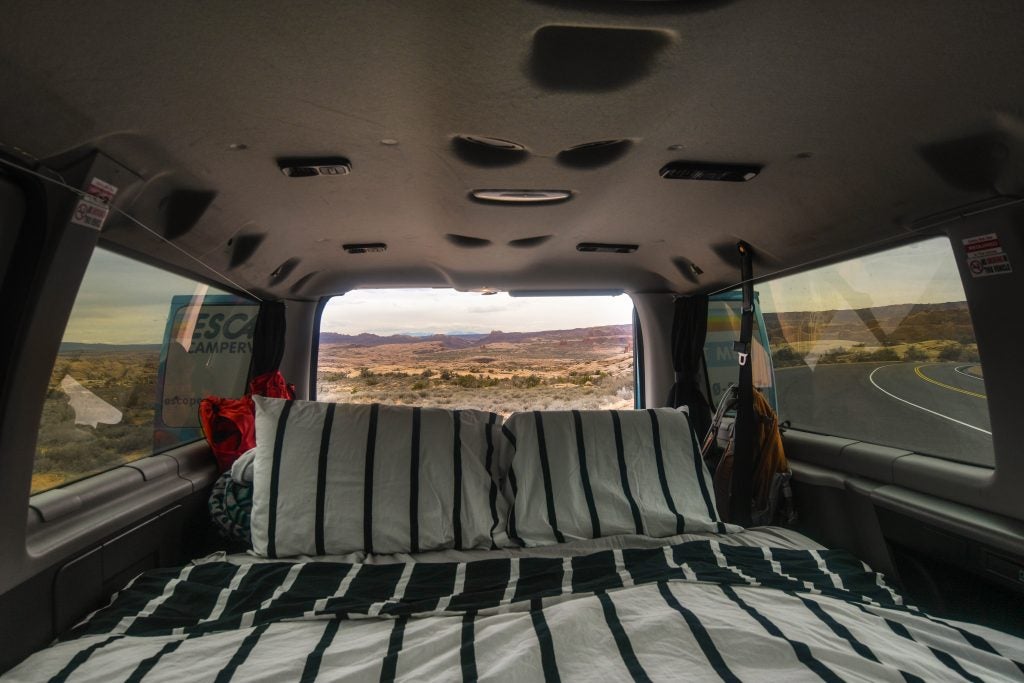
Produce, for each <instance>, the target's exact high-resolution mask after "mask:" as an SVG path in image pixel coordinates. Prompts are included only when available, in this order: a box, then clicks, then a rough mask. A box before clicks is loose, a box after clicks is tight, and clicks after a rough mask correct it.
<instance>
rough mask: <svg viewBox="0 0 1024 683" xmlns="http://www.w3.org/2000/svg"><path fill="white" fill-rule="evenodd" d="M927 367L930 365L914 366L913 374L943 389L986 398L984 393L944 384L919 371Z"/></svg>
mask: <svg viewBox="0 0 1024 683" xmlns="http://www.w3.org/2000/svg"><path fill="white" fill-rule="evenodd" d="M927 367H931V366H930V365H918V366H917V367H916V368H914V374H915V375H917V376H918V377H920V378H921V379H923V380H924V381H925V382H931V383H932V384H934V385H936V386H940V387H942V388H943V389H949V390H950V391H956V392H959V393H961V394H967V395H968V396H973V397H974V398H984V399H987V398H988V396H986V395H985V394H979V393H977V392H974V391H967V390H966V389H961V388H960V387H954V386H952V385H949V384H944V383H943V382H940V381H938V380H936V379H932V378H931V377H929V376H927V375H926V374H924V373H923V372H921V368H927Z"/></svg>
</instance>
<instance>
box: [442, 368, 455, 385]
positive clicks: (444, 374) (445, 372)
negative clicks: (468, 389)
mask: <svg viewBox="0 0 1024 683" xmlns="http://www.w3.org/2000/svg"><path fill="white" fill-rule="evenodd" d="M440 377H441V379H443V380H444V381H445V382H450V381H451V380H452V378H454V377H455V373H454V372H452V371H451V370H449V369H448V368H445V369H444V370H442V371H441V375H440Z"/></svg>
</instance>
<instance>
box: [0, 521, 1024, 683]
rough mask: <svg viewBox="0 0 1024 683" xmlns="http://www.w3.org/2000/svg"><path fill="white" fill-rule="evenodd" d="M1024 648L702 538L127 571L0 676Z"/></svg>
mask: <svg viewBox="0 0 1024 683" xmlns="http://www.w3.org/2000/svg"><path fill="white" fill-rule="evenodd" d="M1022 662H1024V641H1021V640H1019V639H1016V638H1013V637H1011V636H1007V635H1005V634H1002V633H999V632H997V631H993V630H990V629H986V628H983V627H978V626H973V625H967V624H961V623H955V622H950V621H946V620H942V619H938V618H934V617H931V616H929V615H926V614H923V613H921V612H920V611H918V610H916V609H914V608H913V607H911V606H908V605H906V604H905V603H904V601H903V600H902V599H901V597H900V596H899V595H898V594H897V593H896V592H895V591H893V590H892V589H891V588H890V587H888V586H887V585H886V583H885V581H884V580H883V578H882V576H881V575H879V574H876V573H874V572H872V571H871V570H870V569H869V568H868V567H867V566H865V565H864V564H862V563H861V562H860V561H858V560H856V559H854V558H853V557H852V556H851V555H849V554H847V553H844V552H841V551H829V550H816V549H810V550H808V549H792V548H779V547H771V546H767V545H764V546H735V545H727V544H726V543H724V542H722V543H720V542H719V541H718V540H716V538H715V537H713V536H711V537H709V538H707V539H704V540H693V541H687V542H681V543H671V544H669V545H664V546H661V547H644V548H613V549H604V550H600V551H597V552H591V553H588V554H583V555H576V556H566V557H550V556H548V557H535V556H522V557H489V558H488V559H481V560H478V561H470V562H399V563H392V564H366V563H346V562H327V561H300V562H277V561H267V562H253V563H248V564H237V563H230V562H220V561H214V562H206V563H202V564H196V565H191V566H188V567H185V568H184V569H173V570H167V569H161V570H155V571H149V572H146V573H143V574H141V575H140V576H138V577H137V578H136V579H135V580H134V581H133V582H132V583H131V584H129V585H128V586H127V587H126V588H125V589H124V590H122V591H121V592H120V593H119V594H117V595H116V596H115V597H114V598H113V599H112V601H111V604H110V605H109V606H108V607H106V608H104V609H101V610H99V611H97V612H96V613H94V614H93V615H91V616H90V617H89V618H88V619H86V620H85V621H84V622H83V623H81V624H79V625H78V626H77V627H76V628H75V629H74V630H73V631H72V632H71V633H69V634H68V635H67V637H66V638H65V639H63V640H62V641H61V642H58V643H56V644H54V645H53V646H51V647H50V648H48V649H46V650H43V651H41V652H39V653H36V654H35V655H33V656H32V657H30V658H29V659H27V660H26V661H24V662H23V663H22V664H21V665H19V666H18V667H16V668H15V669H13V670H11V671H9V672H8V673H7V674H6V676H4V679H5V680H16V681H28V680H32V681H35V680H55V681H62V680H85V681H115V680H132V681H139V680H147V681H150V680H152V681H191V680H196V681H230V680H236V681H246V682H251V681H264V680H266V681H291V680H295V681H314V680H319V681H328V680H356V681H364V680H365V681H377V680H384V681H390V680H454V681H458V680H463V681H466V680H469V681H472V680H478V679H479V680H508V681H533V680H547V681H557V680H586V681H595V680H612V681H619V680H635V681H647V680H658V681H660V680H709V681H717V680H724V681H736V680H828V681H840V680H870V681H897V680H903V681H920V680H965V679H966V680H970V681H981V680H983V681H991V680H1024V663H1022Z"/></svg>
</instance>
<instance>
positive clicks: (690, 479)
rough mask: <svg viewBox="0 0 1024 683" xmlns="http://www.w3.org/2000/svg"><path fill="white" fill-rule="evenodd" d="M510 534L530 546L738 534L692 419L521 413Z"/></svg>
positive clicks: (509, 432)
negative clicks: (719, 504)
mask: <svg viewBox="0 0 1024 683" xmlns="http://www.w3.org/2000/svg"><path fill="white" fill-rule="evenodd" d="M503 431H504V433H505V435H506V439H507V440H508V441H509V442H511V444H512V446H513V447H514V449H515V454H514V456H513V457H512V465H511V468H510V470H509V473H508V476H507V478H506V482H507V483H506V492H507V495H508V496H509V499H510V500H513V501H514V502H513V506H512V510H511V514H510V515H509V521H508V535H509V536H510V537H512V538H513V539H518V540H519V541H520V542H521V543H523V544H524V545H527V546H540V545H549V544H552V543H564V542H566V541H572V540H579V539H589V538H599V537H602V536H614V535H617V534H640V535H645V536H654V537H659V538H663V537H668V536H675V535H677V534H681V533H692V532H707V531H711V532H719V533H726V532H731V531H738V530H739V527H736V526H732V525H726V524H724V523H723V522H722V521H721V519H720V517H719V516H718V511H717V508H716V506H715V492H714V486H713V485H712V481H711V475H710V474H709V472H708V470H707V468H706V467H705V466H704V462H703V460H701V458H700V457H699V455H696V456H695V454H698V453H699V449H698V448H697V446H696V439H695V437H694V435H693V430H692V428H691V426H690V420H689V416H688V415H687V414H686V413H685V412H682V411H678V410H675V409H672V408H658V409H653V410H619V411H613V410H604V411H599V410H593V411H578V410H573V411H533V412H529V413H514V414H513V415H512V416H511V417H509V418H508V419H507V420H506V421H505V425H504V427H503Z"/></svg>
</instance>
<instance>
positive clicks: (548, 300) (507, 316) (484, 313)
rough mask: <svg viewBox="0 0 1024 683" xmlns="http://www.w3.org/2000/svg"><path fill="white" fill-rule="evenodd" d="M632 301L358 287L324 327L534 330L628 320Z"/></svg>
mask: <svg viewBox="0 0 1024 683" xmlns="http://www.w3.org/2000/svg"><path fill="white" fill-rule="evenodd" d="M632 321H633V302H632V301H631V300H630V298H629V297H628V296H627V295H625V294H620V295H619V296H615V297H611V296H567V297H511V296H509V295H508V294H506V293H505V292H499V293H497V294H489V295H483V294H479V293H476V292H456V291H454V290H451V289H403V290H387V289H377V290H372V289H371V290H366V289H363V290H360V289H357V290H353V291H351V292H348V293H347V294H345V295H344V296H339V297H335V298H333V299H331V301H330V302H329V303H328V304H327V306H326V307H324V315H323V318H322V320H321V323H320V330H321V331H322V332H342V333H344V334H356V333H359V332H372V333H374V334H380V335H388V334H409V333H431V334H433V333H442V334H444V333H452V332H483V333H486V332H491V331H493V330H501V331H502V332H533V331H536V330H568V329H572V328H574V327H596V326H598V325H628V324H630V323H631V322H632Z"/></svg>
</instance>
